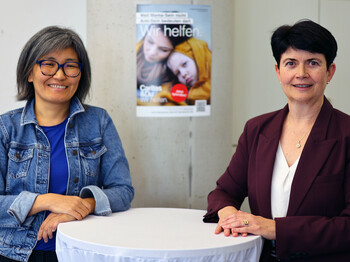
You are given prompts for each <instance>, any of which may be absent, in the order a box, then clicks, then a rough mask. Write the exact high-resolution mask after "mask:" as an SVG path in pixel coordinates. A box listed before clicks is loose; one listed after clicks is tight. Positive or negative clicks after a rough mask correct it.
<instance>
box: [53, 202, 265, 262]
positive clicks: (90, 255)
mask: <svg viewBox="0 0 350 262" xmlns="http://www.w3.org/2000/svg"><path fill="white" fill-rule="evenodd" d="M204 214H205V211H203V210H194V209H177V208H132V209H130V210H128V211H125V212H120V213H113V214H111V215H109V216H106V217H100V216H92V215H90V216H88V217H87V218H85V219H84V220H82V221H73V222H68V223H62V224H60V225H59V227H58V230H57V237H56V252H57V256H58V260H59V261H60V262H61V261H62V262H75V261H84V262H89V261H91V262H98V261H101V262H112V261H113V262H116V261H118V262H131V261H132V262H141V261H142V262H151V261H152V262H156V261H157V262H163V261H173V262H175V261H176V262H180V261H184V262H190V261H191V262H192V261H206V262H209V261H212V262H214V261H215V262H220V261H222V262H227V261H236V262H237V261H244V262H248V261H249V262H253V261H254V262H255V261H259V256H260V253H261V249H262V244H263V240H262V238H261V237H259V236H248V237H241V236H240V237H232V236H230V237H225V236H224V235H223V234H219V235H215V234H214V230H215V227H216V224H207V223H203V222H202V218H203V215H204Z"/></svg>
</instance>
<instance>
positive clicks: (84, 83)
mask: <svg viewBox="0 0 350 262" xmlns="http://www.w3.org/2000/svg"><path fill="white" fill-rule="evenodd" d="M68 47H73V48H74V50H75V51H76V52H77V55H78V59H79V62H81V63H82V64H83V66H82V69H81V78H80V81H79V86H78V89H77V91H76V93H75V96H77V97H78V98H79V99H80V100H81V101H84V99H85V98H86V96H87V94H88V93H89V89H90V84H91V68H90V62H89V57H88V54H87V51H86V49H85V46H84V44H83V41H82V40H81V38H80V37H79V35H78V34H77V33H75V32H74V31H73V30H71V29H68V28H63V27H58V26H48V27H45V28H44V29H42V30H40V31H39V32H37V33H36V34H35V35H34V36H32V37H31V38H30V39H29V41H28V42H27V43H26V45H25V46H24V48H23V50H22V52H21V55H20V57H19V59H18V63H17V99H18V100H30V99H32V98H34V96H35V92H34V86H33V83H31V82H28V77H29V75H30V73H31V72H32V71H33V68H34V65H35V64H36V61H38V60H39V59H40V58H41V57H43V56H44V55H46V54H48V53H50V52H52V51H56V50H63V49H65V48H68Z"/></svg>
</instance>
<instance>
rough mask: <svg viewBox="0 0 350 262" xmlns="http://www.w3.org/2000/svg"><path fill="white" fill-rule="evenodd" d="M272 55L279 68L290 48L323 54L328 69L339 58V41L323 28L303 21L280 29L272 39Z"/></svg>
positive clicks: (308, 21) (309, 21)
mask: <svg viewBox="0 0 350 262" xmlns="http://www.w3.org/2000/svg"><path fill="white" fill-rule="evenodd" d="M271 47H272V53H273V56H274V57H275V60H276V62H277V65H278V67H279V66H280V60H281V56H282V54H283V53H284V52H285V51H286V50H287V49H288V48H289V47H292V48H295V49H300V50H305V51H308V52H311V53H319V54H323V55H324V56H325V58H326V61H327V69H328V68H329V66H330V65H331V64H332V63H333V61H334V59H335V57H336V56H337V50H338V46H337V41H336V40H335V38H334V36H333V35H332V34H331V32H329V31H328V30H327V29H326V28H324V27H323V26H321V25H319V24H317V23H315V22H313V21H311V20H301V21H299V22H297V23H295V24H294V25H293V26H290V25H283V26H280V27H278V28H277V29H276V30H275V31H274V33H273V34H272V37H271Z"/></svg>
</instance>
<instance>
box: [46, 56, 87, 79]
mask: <svg viewBox="0 0 350 262" xmlns="http://www.w3.org/2000/svg"><path fill="white" fill-rule="evenodd" d="M40 62H41V63H40V69H41V72H42V73H43V74H44V75H46V76H53V75H55V74H56V73H57V71H58V70H59V68H60V67H62V69H63V72H64V74H65V75H66V76H69V77H77V76H78V75H79V74H80V65H79V63H77V62H66V63H64V64H62V65H60V64H59V63H58V62H56V61H50V60H44V61H40Z"/></svg>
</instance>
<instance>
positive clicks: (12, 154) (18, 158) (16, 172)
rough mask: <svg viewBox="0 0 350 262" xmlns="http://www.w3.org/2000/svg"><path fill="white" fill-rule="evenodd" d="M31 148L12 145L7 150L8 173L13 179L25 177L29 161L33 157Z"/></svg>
mask: <svg viewBox="0 0 350 262" xmlns="http://www.w3.org/2000/svg"><path fill="white" fill-rule="evenodd" d="M33 155H34V149H33V148H27V149H23V148H18V147H12V148H10V150H9V152H8V157H9V163H8V173H9V176H10V177H11V178H13V179H17V178H21V177H25V176H26V175H27V173H28V169H29V165H30V161H31V159H32V158H33Z"/></svg>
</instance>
